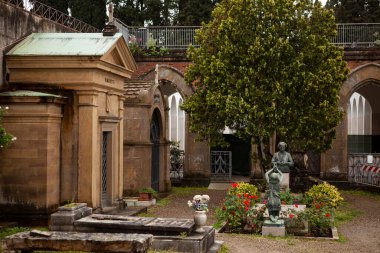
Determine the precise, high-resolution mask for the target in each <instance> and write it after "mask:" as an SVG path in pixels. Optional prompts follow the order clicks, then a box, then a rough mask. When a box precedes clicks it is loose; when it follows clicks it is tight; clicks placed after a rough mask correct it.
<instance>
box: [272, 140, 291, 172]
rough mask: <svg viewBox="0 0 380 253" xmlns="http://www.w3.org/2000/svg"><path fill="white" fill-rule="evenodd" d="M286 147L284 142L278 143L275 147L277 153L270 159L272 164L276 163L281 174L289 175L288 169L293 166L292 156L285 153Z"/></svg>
mask: <svg viewBox="0 0 380 253" xmlns="http://www.w3.org/2000/svg"><path fill="white" fill-rule="evenodd" d="M286 146H287V145H286V143H285V142H279V143H278V145H277V147H278V149H279V151H278V152H276V153H275V154H274V155H273V157H272V163H277V167H278V169H279V170H280V171H281V172H282V173H289V172H290V167H293V165H294V162H293V159H292V156H291V155H290V153H288V152H286V151H285V149H286Z"/></svg>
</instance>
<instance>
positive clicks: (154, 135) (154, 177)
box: [150, 111, 160, 191]
mask: <svg viewBox="0 0 380 253" xmlns="http://www.w3.org/2000/svg"><path fill="white" fill-rule="evenodd" d="M150 140H151V142H152V167H151V168H152V172H151V187H152V188H153V189H154V190H156V191H159V177H160V124H159V114H158V112H157V111H155V112H154V113H153V116H152V123H151V127H150Z"/></svg>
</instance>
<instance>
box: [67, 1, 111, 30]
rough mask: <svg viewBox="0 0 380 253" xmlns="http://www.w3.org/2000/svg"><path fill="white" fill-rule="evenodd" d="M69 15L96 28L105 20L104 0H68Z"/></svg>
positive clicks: (102, 24) (100, 26)
mask: <svg viewBox="0 0 380 253" xmlns="http://www.w3.org/2000/svg"><path fill="white" fill-rule="evenodd" d="M69 7H70V10H71V15H72V16H73V17H75V18H77V19H79V20H81V21H83V22H86V23H88V24H90V25H92V26H95V27H96V28H99V29H102V28H104V25H105V23H106V22H107V14H106V0H69Z"/></svg>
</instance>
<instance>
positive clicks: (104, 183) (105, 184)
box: [101, 132, 110, 206]
mask: <svg viewBox="0 0 380 253" xmlns="http://www.w3.org/2000/svg"><path fill="white" fill-rule="evenodd" d="M109 136H110V133H109V132H103V145H102V171H101V179H102V180H101V182H102V185H101V194H102V195H101V198H102V200H101V202H102V206H107V205H109V202H110V201H109V200H110V199H109V194H108V190H109V189H108V169H109V168H108V149H107V148H108V141H109Z"/></svg>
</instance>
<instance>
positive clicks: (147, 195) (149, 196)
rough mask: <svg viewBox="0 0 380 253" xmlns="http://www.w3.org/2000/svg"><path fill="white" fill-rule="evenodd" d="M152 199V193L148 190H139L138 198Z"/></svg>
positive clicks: (143, 199)
mask: <svg viewBox="0 0 380 253" xmlns="http://www.w3.org/2000/svg"><path fill="white" fill-rule="evenodd" d="M151 199H152V193H148V192H140V193H139V200H142V201H147V200H151Z"/></svg>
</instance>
